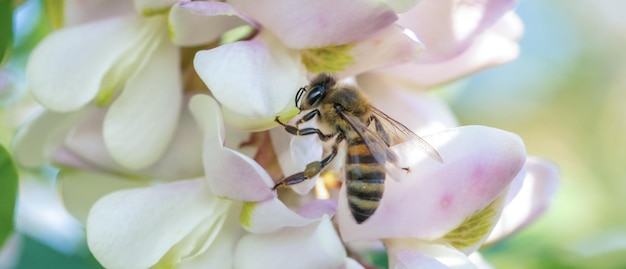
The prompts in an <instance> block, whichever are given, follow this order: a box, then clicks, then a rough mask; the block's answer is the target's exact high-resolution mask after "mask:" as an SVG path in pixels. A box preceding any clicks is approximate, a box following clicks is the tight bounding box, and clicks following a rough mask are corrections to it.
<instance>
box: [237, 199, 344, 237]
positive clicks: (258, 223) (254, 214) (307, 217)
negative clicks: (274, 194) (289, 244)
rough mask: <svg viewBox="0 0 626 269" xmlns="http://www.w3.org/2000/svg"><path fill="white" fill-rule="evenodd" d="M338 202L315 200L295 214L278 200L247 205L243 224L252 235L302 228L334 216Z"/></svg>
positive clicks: (243, 214) (242, 218) (242, 217)
mask: <svg viewBox="0 0 626 269" xmlns="http://www.w3.org/2000/svg"><path fill="white" fill-rule="evenodd" d="M336 207H337V202H336V201H334V200H313V201H311V202H310V203H308V204H306V205H305V206H303V207H302V208H300V209H299V210H298V212H294V211H292V210H291V209H289V208H288V207H287V206H286V205H285V204H284V203H283V202H282V201H281V200H279V199H278V198H274V199H269V200H266V201H262V202H258V203H247V204H246V206H244V210H243V212H242V213H241V215H242V216H241V220H242V221H241V222H242V223H241V224H242V225H243V227H244V228H245V229H246V230H247V231H248V232H251V233H260V234H266V233H273V232H276V231H278V230H280V229H283V228H285V227H301V226H305V225H308V224H310V223H313V222H317V221H319V220H320V219H322V217H324V216H326V215H330V216H332V215H334V214H335V210H336Z"/></svg>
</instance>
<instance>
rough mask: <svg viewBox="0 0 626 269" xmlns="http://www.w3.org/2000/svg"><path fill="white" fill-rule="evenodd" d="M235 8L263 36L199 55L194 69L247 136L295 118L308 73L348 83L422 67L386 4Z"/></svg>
mask: <svg viewBox="0 0 626 269" xmlns="http://www.w3.org/2000/svg"><path fill="white" fill-rule="evenodd" d="M392 2H398V1H392ZM228 3H229V4H230V5H232V6H233V8H235V9H237V10H238V11H240V12H241V13H242V14H243V15H244V16H245V17H246V18H249V20H251V21H254V22H256V23H255V24H254V25H255V26H256V27H257V29H258V30H257V31H258V33H257V34H256V35H255V36H254V37H253V38H252V39H250V40H243V41H239V42H234V43H230V44H225V45H222V46H219V47H216V48H213V49H210V50H206V51H200V52H198V53H197V54H196V57H195V59H194V66H195V68H196V71H197V72H198V74H199V76H200V77H201V78H202V80H203V81H204V83H205V84H206V85H207V86H208V87H209V89H210V90H211V91H212V93H213V95H214V96H215V98H216V99H217V100H218V101H219V102H220V103H221V104H222V106H223V112H224V117H225V119H226V121H227V122H228V123H229V124H232V125H234V126H237V127H239V128H243V129H247V130H264V129H268V128H270V127H273V126H275V122H274V121H273V120H274V116H275V115H277V114H280V115H282V116H285V117H289V116H293V112H294V111H293V106H292V100H293V94H294V91H293V89H297V88H299V87H300V86H301V85H302V84H304V83H306V76H305V75H306V73H307V72H311V73H319V72H334V73H337V74H338V75H340V76H341V77H346V76H349V75H354V74H358V73H360V72H363V71H365V70H369V69H372V68H377V67H382V66H385V65H389V64H393V63H398V62H403V61H407V60H411V59H415V58H416V57H417V56H418V55H419V51H420V49H421V43H420V42H419V41H418V40H417V39H416V37H415V36H414V34H413V33H411V32H410V31H405V29H403V28H402V27H400V26H398V25H396V24H394V21H395V20H396V19H397V16H396V14H395V13H394V11H393V9H392V8H390V7H389V6H387V5H385V4H384V3H382V2H379V1H356V2H355V1H343V0H342V1H313V2H312V1H287V2H285V1H269V2H267V1H266V2H263V3H261V2H254V1H229V2H228ZM329 7H332V8H329ZM276 14H280V16H276ZM346 14H350V15H349V16H347V15H346ZM241 96H246V97H248V100H250V101H251V102H245V101H244V102H242V100H241Z"/></svg>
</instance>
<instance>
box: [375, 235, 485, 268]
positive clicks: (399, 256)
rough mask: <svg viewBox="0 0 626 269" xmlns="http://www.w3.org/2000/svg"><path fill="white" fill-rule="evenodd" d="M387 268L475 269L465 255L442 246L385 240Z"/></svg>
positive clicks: (403, 240)
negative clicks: (387, 258)
mask: <svg viewBox="0 0 626 269" xmlns="http://www.w3.org/2000/svg"><path fill="white" fill-rule="evenodd" d="M385 244H386V245H387V248H388V250H387V251H388V253H389V257H390V260H389V265H390V266H389V268H397V269H399V268H411V269H413V268H452V269H475V268H476V266H475V265H474V264H472V262H471V261H470V260H469V258H468V257H467V255H465V254H464V253H462V252H460V251H458V250H456V249H454V248H451V247H447V246H444V245H438V244H430V243H427V242H423V241H418V240H410V239H408V240H407V239H393V240H391V239H390V240H386V241H385Z"/></svg>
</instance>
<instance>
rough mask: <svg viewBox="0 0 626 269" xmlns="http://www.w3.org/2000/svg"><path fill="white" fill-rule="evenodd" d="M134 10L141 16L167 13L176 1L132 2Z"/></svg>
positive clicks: (149, 0) (147, 0)
mask: <svg viewBox="0 0 626 269" xmlns="http://www.w3.org/2000/svg"><path fill="white" fill-rule="evenodd" d="M133 2H134V3H135V9H136V10H137V11H138V12H139V13H140V14H143V15H146V16H149V15H156V14H162V13H166V12H168V11H169V9H170V8H171V7H172V6H173V5H174V4H176V2H178V1H177V0H133Z"/></svg>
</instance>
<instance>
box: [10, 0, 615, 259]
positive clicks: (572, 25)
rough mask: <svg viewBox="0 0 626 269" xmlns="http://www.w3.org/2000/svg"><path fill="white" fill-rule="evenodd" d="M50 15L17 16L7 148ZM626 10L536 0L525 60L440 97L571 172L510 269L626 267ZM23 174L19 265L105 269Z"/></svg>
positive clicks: (48, 195) (602, 1)
mask: <svg viewBox="0 0 626 269" xmlns="http://www.w3.org/2000/svg"><path fill="white" fill-rule="evenodd" d="M0 2H2V3H3V5H4V3H6V2H9V1H8V0H0ZM41 6H42V4H41V2H40V1H25V2H23V3H22V4H21V5H20V6H19V7H18V11H19V12H18V13H16V14H15V15H14V20H13V21H14V30H15V33H16V35H15V37H14V48H13V49H12V51H11V58H10V59H8V60H5V61H4V63H3V64H4V65H3V69H2V71H1V72H0V107H1V108H2V111H1V112H0V124H1V126H0V142H1V143H2V144H3V145H7V144H8V143H9V142H10V139H11V136H12V135H13V132H14V128H15V127H16V126H17V124H18V123H19V122H22V121H23V120H24V119H25V115H27V114H29V112H30V111H31V110H32V108H33V107H32V106H29V105H28V103H29V101H30V100H29V98H28V97H27V96H26V97H25V99H24V92H25V85H24V74H23V69H24V66H25V63H26V59H27V55H28V52H29V51H30V50H31V49H32V47H33V46H34V44H36V42H37V41H38V40H40V39H41V38H42V37H43V36H44V35H45V34H46V33H47V32H49V31H50V27H49V26H48V20H47V19H46V16H45V14H43V12H42V11H41ZM625 11H626V1H620V0H594V1H583V0H555V1H542V0H524V1H522V2H521V3H520V5H519V7H518V8H517V12H518V14H519V15H520V17H521V18H522V20H523V21H524V23H525V28H526V31H525V35H524V37H523V38H522V40H521V42H520V46H521V50H522V54H521V56H520V57H519V58H518V59H517V60H515V61H514V62H512V63H509V64H506V65H503V66H500V67H496V68H492V69H489V70H486V71H483V72H481V73H479V74H477V75H474V76H472V77H470V78H468V79H465V80H463V81H460V82H457V83H455V84H454V85H452V86H451V87H446V88H445V89H443V90H441V92H440V93H441V96H443V97H444V98H445V99H446V101H447V102H448V103H449V104H450V106H451V107H452V108H453V109H454V111H455V113H456V114H457V116H458V117H459V119H460V121H461V123H462V124H464V125H465V124H481V125H489V126H493V127H497V128H501V129H505V130H508V131H512V132H515V133H517V134H519V135H520V136H521V137H522V138H523V139H524V141H525V143H526V146H527V151H528V153H529V154H530V155H535V156H541V157H545V158H548V159H551V160H553V161H554V162H556V163H557V164H558V166H559V168H560V170H561V172H562V177H561V187H560V189H559V191H558V192H557V195H556V197H555V199H554V201H553V204H552V207H551V208H550V209H549V210H548V211H547V213H546V214H545V215H544V216H543V217H541V218H540V219H539V220H538V221H537V222H535V223H533V224H532V225H530V226H529V227H528V228H527V229H525V230H523V231H521V232H520V233H518V234H517V235H515V236H514V237H512V238H509V239H507V240H505V241H504V242H502V243H499V244H497V245H494V246H490V247H489V248H487V249H484V250H483V253H485V255H486V258H487V259H488V260H489V261H490V262H492V263H493V264H494V265H495V266H496V267H498V268H626V258H625V257H626V210H625V209H626V207H624V206H626V180H625V175H626V162H625V161H626V158H625V157H626V139H625V138H624V137H625V135H626V105H625V104H624V103H625V101H626V72H625V71H626V54H625V53H623V51H624V50H625V49H626V16H624V12H625ZM0 16H1V15H0ZM2 35H5V32H3V33H2ZM39 173H41V174H44V175H47V176H48V178H53V177H54V173H55V172H54V170H51V169H44V170H42V171H37V174H39ZM21 176H22V180H23V181H22V182H21V183H22V186H20V187H21V190H20V195H21V196H22V197H21V199H20V205H19V206H18V212H17V220H16V226H17V229H18V232H19V236H18V237H19V238H18V240H17V245H19V246H21V248H19V249H21V251H18V253H19V257H18V258H17V260H16V261H15V262H16V265H14V266H13V267H16V268H98V267H99V266H98V264H97V262H96V261H95V260H94V259H93V257H92V256H91V255H90V254H89V252H88V251H87V249H86V247H85V243H84V235H83V232H82V230H81V227H80V225H79V224H78V223H76V222H75V221H73V220H72V219H71V217H69V216H67V215H64V214H63V213H59V212H62V207H61V205H60V204H54V203H52V202H50V201H51V200H54V199H55V198H56V197H55V193H54V185H53V183H52V181H51V180H48V181H47V180H42V179H41V178H39V177H37V179H35V177H34V176H32V175H31V174H29V173H26V172H23V171H22V172H21ZM26 201H29V202H26ZM3 258H4V257H0V267H2V259H3Z"/></svg>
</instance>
